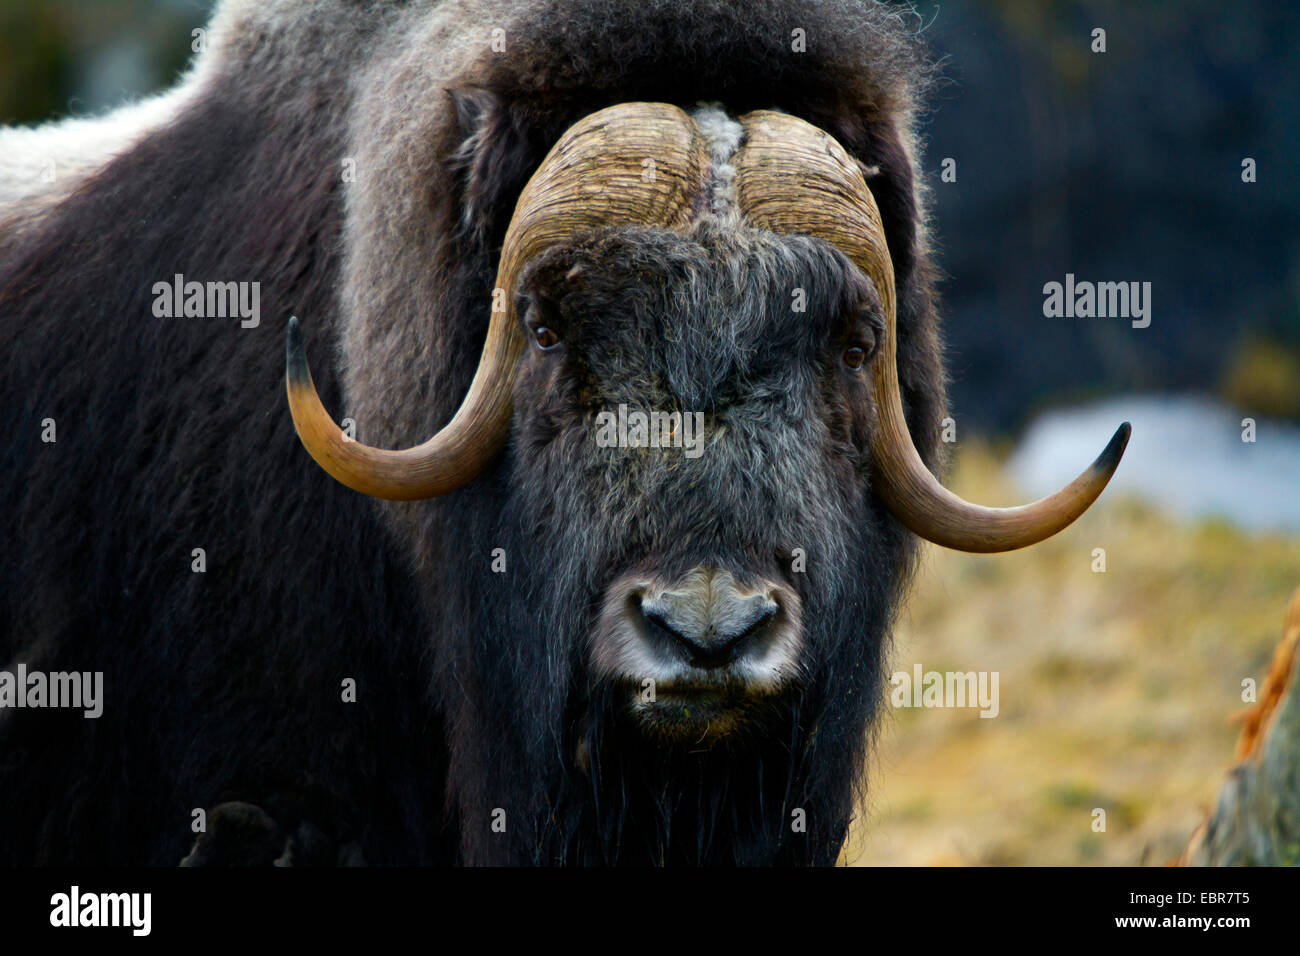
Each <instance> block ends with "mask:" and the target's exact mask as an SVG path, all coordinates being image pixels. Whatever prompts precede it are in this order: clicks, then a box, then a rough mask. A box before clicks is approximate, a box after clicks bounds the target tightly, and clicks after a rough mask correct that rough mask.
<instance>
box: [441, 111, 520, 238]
mask: <svg viewBox="0 0 1300 956" xmlns="http://www.w3.org/2000/svg"><path fill="white" fill-rule="evenodd" d="M446 92H447V96H448V97H449V98H450V100H451V103H452V108H453V110H454V112H455V117H456V123H457V125H458V126H459V128H460V137H461V145H460V147H459V148H458V149H457V150H456V151H455V153H454V154H453V155H452V157H451V163H452V166H453V169H454V171H455V173H456V179H457V182H458V183H459V186H460V206H461V215H460V223H461V228H462V229H463V230H464V232H465V234H466V235H467V236H468V237H469V238H471V239H473V240H475V241H477V242H478V243H480V244H481V246H480V247H481V248H482V249H484V250H492V249H496V248H499V247H500V245H501V243H502V242H503V241H504V240H505V230H506V227H507V226H508V225H509V223H510V216H511V214H512V212H513V211H514V207H515V202H516V200H517V199H518V197H519V193H520V192H521V191H522V190H523V187H524V184H525V183H526V182H527V181H528V177H529V176H530V175H531V174H532V172H533V170H534V169H535V168H536V167H537V165H538V164H539V163H540V162H541V159H542V157H541V155H538V154H537V153H538V150H537V147H536V145H535V143H534V142H533V140H534V139H535V137H532V136H530V135H529V125H528V123H527V122H525V121H524V120H523V117H522V116H520V115H517V114H519V113H520V112H521V111H519V110H515V109H511V107H510V105H509V104H507V103H506V102H505V100H503V99H502V98H501V97H500V96H499V95H498V94H497V93H495V92H493V91H492V90H490V89H487V88H486V87H481V86H462V87H456V88H454V89H447V91H446Z"/></svg>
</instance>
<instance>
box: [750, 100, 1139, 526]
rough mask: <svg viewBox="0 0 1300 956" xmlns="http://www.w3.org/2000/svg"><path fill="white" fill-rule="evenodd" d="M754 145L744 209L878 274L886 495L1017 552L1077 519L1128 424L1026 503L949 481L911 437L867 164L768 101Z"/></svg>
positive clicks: (876, 448) (876, 378) (889, 277)
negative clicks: (983, 498)
mask: <svg viewBox="0 0 1300 956" xmlns="http://www.w3.org/2000/svg"><path fill="white" fill-rule="evenodd" d="M740 121H741V124H742V125H743V126H744V127H745V132H746V140H745V144H744V145H743V146H742V147H741V148H740V149H739V150H738V151H737V153H736V156H735V158H734V159H733V165H734V166H735V168H736V173H737V176H736V179H737V184H738V191H739V201H740V208H741V211H742V213H743V214H744V215H745V217H746V218H748V219H749V220H750V221H751V222H753V223H755V224H756V225H760V226H763V227H764V228H766V229H770V230H772V231H773V232H782V233H800V234H803V235H808V236H814V237H816V238H819V239H824V240H825V241H827V242H829V243H831V244H832V245H834V246H835V247H836V248H838V249H839V250H840V251H842V252H843V253H844V254H845V255H847V256H848V257H849V259H851V260H852V261H853V263H854V264H855V265H857V266H858V268H860V269H862V271H863V272H865V273H866V274H867V275H868V276H869V277H870V278H871V280H872V282H874V283H875V286H876V290H877V291H878V292H879V294H880V301H881V304H882V306H883V307H884V311H885V323H886V325H885V340H884V342H883V343H882V344H881V348H880V351H879V353H878V355H877V356H876V360H875V362H874V363H873V364H872V375H873V385H874V391H875V396H876V409H877V414H878V415H879V425H878V427H877V430H876V435H875V438H874V442H873V448H872V451H873V454H874V457H875V464H876V475H877V481H878V488H879V491H880V496H881V498H882V499H883V500H884V501H885V503H886V504H887V505H888V506H889V509H890V510H891V511H892V512H893V514H894V515H895V517H897V518H898V520H899V521H901V522H902V523H903V524H904V525H906V526H907V527H908V528H910V529H911V530H912V531H913V532H914V533H916V534H917V535H919V536H920V537H922V538H925V539H926V540H928V541H933V542H934V543H935V544H940V545H943V546H944V547H946V548H954V549H956V550H958V551H979V552H992V551H1011V550H1014V549H1016V548H1023V547H1026V546H1027V545H1031V544H1036V543H1037V542H1039V541H1042V540H1043V539H1044V538H1047V537H1050V536H1051V535H1053V534H1055V533H1056V532H1058V531H1060V530H1061V529H1062V528H1064V527H1066V526H1067V525H1069V524H1070V523H1071V522H1072V521H1074V519H1076V518H1077V517H1079V515H1081V514H1083V512H1084V511H1086V510H1087V508H1088V506H1089V505H1091V504H1092V503H1093V501H1095V500H1096V498H1097V496H1098V495H1099V494H1101V491H1102V489H1103V488H1105V487H1106V483H1107V482H1108V481H1110V476H1111V475H1113V474H1114V473H1115V468H1116V466H1117V465H1118V464H1119V460H1120V456H1121V455H1123V453H1124V446H1125V445H1126V444H1127V443H1128V437H1129V431H1130V429H1129V425H1128V423H1127V422H1125V423H1124V424H1123V425H1121V426H1120V427H1119V430H1118V431H1116V432H1115V435H1114V437H1113V438H1111V440H1110V443H1109V444H1108V445H1107V446H1106V449H1105V451H1103V452H1102V453H1101V455H1100V456H1098V458H1097V460H1096V461H1094V462H1093V463H1092V466H1091V467H1090V468H1088V469H1087V470H1086V471H1085V472H1084V473H1083V474H1082V475H1080V476H1079V477H1078V478H1076V479H1075V480H1074V481H1073V482H1071V483H1070V484H1069V485H1067V486H1066V487H1065V488H1063V489H1061V490H1060V491H1058V492H1057V493H1056V494H1054V495H1051V496H1050V497H1047V498H1043V499H1041V500H1039V501H1035V502H1034V503H1033V504H1028V505H1022V506H1020V507H1018V508H985V507H981V506H980V505H973V504H970V503H969V502H967V501H963V500H962V499H961V498H959V497H957V496H956V495H955V494H953V493H952V492H951V491H949V490H948V489H947V488H945V487H943V485H941V484H940V483H939V482H938V480H937V479H936V478H935V477H934V475H932V474H930V470H929V469H928V468H926V467H925V463H924V462H922V461H921V456H920V455H919V454H918V453H917V451H916V446H915V445H914V444H913V443H912V435H911V432H909V431H908V428H907V420H906V419H905V418H904V416H903V402H902V397H901V396H900V394H899V389H898V364H897V358H896V351H897V349H896V346H897V317H896V314H895V292H894V265H893V261H892V259H891V258H890V256H889V248H888V246H887V245H886V243H885V232H884V227H883V226H882V225H881V221H880V211H879V210H878V209H877V208H876V202H875V199H874V197H873V196H872V195H871V190H870V189H868V188H867V184H866V181H865V180H864V179H863V178H862V173H861V171H860V169H859V167H858V165H857V164H856V163H855V162H854V161H853V159H852V158H851V157H850V156H849V154H848V153H847V152H846V151H845V149H844V147H843V146H841V145H840V144H839V143H838V142H837V141H836V140H835V139H834V137H832V136H831V135H830V134H828V133H826V132H825V131H823V130H820V129H818V128H817V127H815V126H812V125H811V124H809V123H806V122H804V121H803V120H801V119H798V118H796V117H794V116H790V115H788V114H785V113H776V112H772V111H768V110H760V111H757V112H753V113H748V114H746V115H745V116H742V117H741V120H740Z"/></svg>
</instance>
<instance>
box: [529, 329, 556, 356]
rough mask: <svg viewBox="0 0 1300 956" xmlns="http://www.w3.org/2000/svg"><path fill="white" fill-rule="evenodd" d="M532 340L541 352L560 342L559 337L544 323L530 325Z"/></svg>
mask: <svg viewBox="0 0 1300 956" xmlns="http://www.w3.org/2000/svg"><path fill="white" fill-rule="evenodd" d="M532 333H533V341H534V342H536V343H537V347H538V348H539V349H541V350H542V351H543V352H545V351H547V350H548V349H553V348H555V346H557V345H559V344H560V337H559V335H557V334H556V332H555V330H554V329H552V328H550V327H549V326H546V325H534V326H532Z"/></svg>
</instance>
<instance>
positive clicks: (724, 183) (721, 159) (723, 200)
mask: <svg viewBox="0 0 1300 956" xmlns="http://www.w3.org/2000/svg"><path fill="white" fill-rule="evenodd" d="M691 118H692V119H694V120H695V125H696V127H697V128H698V129H699V131H700V135H701V136H703V137H704V139H705V141H706V142H707V143H708V144H709V153H710V155H711V157H712V159H713V171H712V176H711V177H710V182H709V196H708V201H709V211H710V212H712V213H713V214H714V215H715V216H720V217H724V218H732V217H738V216H739V213H738V212H737V210H736V167H735V166H733V165H732V164H731V158H732V157H733V156H734V155H735V154H736V150H738V149H739V148H740V144H741V141H742V140H743V139H744V138H745V128H744V127H743V126H741V125H740V123H738V122H737V121H736V120H735V119H734V118H733V117H732V116H731V115H730V114H728V113H727V111H726V110H724V109H723V108H722V104H720V103H701V104H700V105H699V106H698V107H697V108H696V110H695V112H694V113H692V114H691Z"/></svg>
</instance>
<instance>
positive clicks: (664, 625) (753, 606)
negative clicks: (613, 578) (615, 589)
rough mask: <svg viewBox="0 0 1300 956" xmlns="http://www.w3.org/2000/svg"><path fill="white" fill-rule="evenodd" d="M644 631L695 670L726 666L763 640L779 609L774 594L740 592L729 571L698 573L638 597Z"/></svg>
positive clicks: (767, 591)
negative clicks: (754, 643)
mask: <svg viewBox="0 0 1300 956" xmlns="http://www.w3.org/2000/svg"><path fill="white" fill-rule="evenodd" d="M639 609H640V611H641V616H642V618H643V620H644V621H645V622H646V623H647V630H648V631H649V632H650V633H651V635H653V636H657V637H659V638H660V639H661V640H663V641H665V642H667V643H669V644H670V645H672V646H673V647H674V648H675V649H676V650H677V651H678V652H679V653H682V654H684V655H685V656H686V659H687V660H689V662H690V663H691V664H692V666H695V667H703V668H711V667H726V666H727V665H729V664H731V663H732V662H733V661H735V660H736V658H737V657H738V656H739V655H740V654H742V653H744V652H745V650H746V649H747V647H748V645H749V644H750V643H751V642H757V641H759V640H761V636H762V635H763V634H764V633H765V632H766V630H767V629H768V627H769V625H770V624H771V622H772V621H773V620H774V619H775V618H776V617H777V615H778V613H779V612H780V610H781V607H780V605H779V604H778V603H777V601H776V600H775V597H774V593H773V591H772V589H770V588H767V587H761V586H760V587H758V588H747V587H743V586H742V585H741V584H740V583H739V582H737V581H736V579H735V578H734V577H733V576H732V575H731V573H730V572H728V571H724V570H721V569H718V568H696V569H695V570H693V571H692V572H690V573H689V574H688V575H686V577H685V578H683V579H682V580H681V581H679V582H678V583H676V584H675V585H673V586H672V587H668V588H663V589H653V590H647V591H645V592H642V593H641V595H640V598H639Z"/></svg>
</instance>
